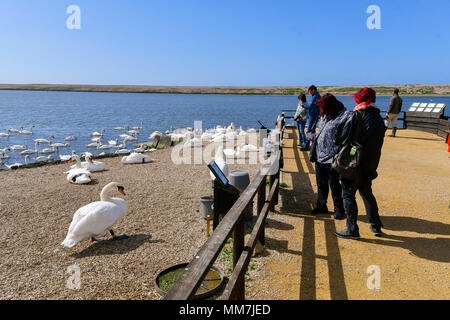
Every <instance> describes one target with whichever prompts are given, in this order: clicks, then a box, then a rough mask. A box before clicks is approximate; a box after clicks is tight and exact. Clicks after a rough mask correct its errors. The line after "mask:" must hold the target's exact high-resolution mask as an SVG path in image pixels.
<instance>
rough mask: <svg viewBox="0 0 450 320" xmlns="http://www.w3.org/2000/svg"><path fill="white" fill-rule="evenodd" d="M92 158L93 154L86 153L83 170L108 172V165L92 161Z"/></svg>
mask: <svg viewBox="0 0 450 320" xmlns="http://www.w3.org/2000/svg"><path fill="white" fill-rule="evenodd" d="M91 157H92V154H90V153H85V155H84V158H85V159H86V161H85V162H83V163H82V164H81V167H82V168H83V169H87V170H89V171H90V172H100V171H105V170H106V164H105V163H104V162H100V161H92V159H91Z"/></svg>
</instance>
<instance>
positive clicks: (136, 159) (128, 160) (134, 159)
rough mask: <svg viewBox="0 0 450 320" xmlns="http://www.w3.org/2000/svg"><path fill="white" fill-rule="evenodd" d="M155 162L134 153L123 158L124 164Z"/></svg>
mask: <svg viewBox="0 0 450 320" xmlns="http://www.w3.org/2000/svg"><path fill="white" fill-rule="evenodd" d="M153 161H155V160H154V159H152V158H150V157H149V156H146V155H143V154H141V153H132V154H130V155H129V156H127V157H123V158H122V163H124V164H141V163H151V162H153Z"/></svg>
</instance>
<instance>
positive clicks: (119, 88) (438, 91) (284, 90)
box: [0, 84, 450, 97]
mask: <svg viewBox="0 0 450 320" xmlns="http://www.w3.org/2000/svg"><path fill="white" fill-rule="evenodd" d="M362 87H363V86H318V88H319V91H320V92H322V93H325V92H327V93H332V94H334V95H336V96H345V95H351V94H353V93H355V92H357V91H359V90H360V89H361V88H362ZM370 87H371V88H373V89H374V90H375V91H377V93H378V95H379V96H390V95H391V94H392V91H393V89H394V88H399V89H400V95H402V96H411V97H427V96H430V97H436V96H450V84H438V85H374V86H370ZM0 90H24V91H66V92H106V93H108V92H110V93H155V94H221V95H267V96H298V95H300V94H302V93H307V90H308V87H305V86H299V87H282V86H280V87H276V86H273V87H237V86H236V87H232V86H209V87H201V86H142V85H64V84H0Z"/></svg>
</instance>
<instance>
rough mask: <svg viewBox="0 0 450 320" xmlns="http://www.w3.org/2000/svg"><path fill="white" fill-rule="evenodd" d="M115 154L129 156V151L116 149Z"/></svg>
mask: <svg viewBox="0 0 450 320" xmlns="http://www.w3.org/2000/svg"><path fill="white" fill-rule="evenodd" d="M115 153H116V154H130V153H131V150H129V149H120V148H118V149H117V151H116V152H115Z"/></svg>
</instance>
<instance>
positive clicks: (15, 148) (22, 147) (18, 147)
mask: <svg viewBox="0 0 450 320" xmlns="http://www.w3.org/2000/svg"><path fill="white" fill-rule="evenodd" d="M9 148H10V149H11V150H12V151H24V150H27V146H26V145H24V144H23V145H14V146H11V147H9Z"/></svg>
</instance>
